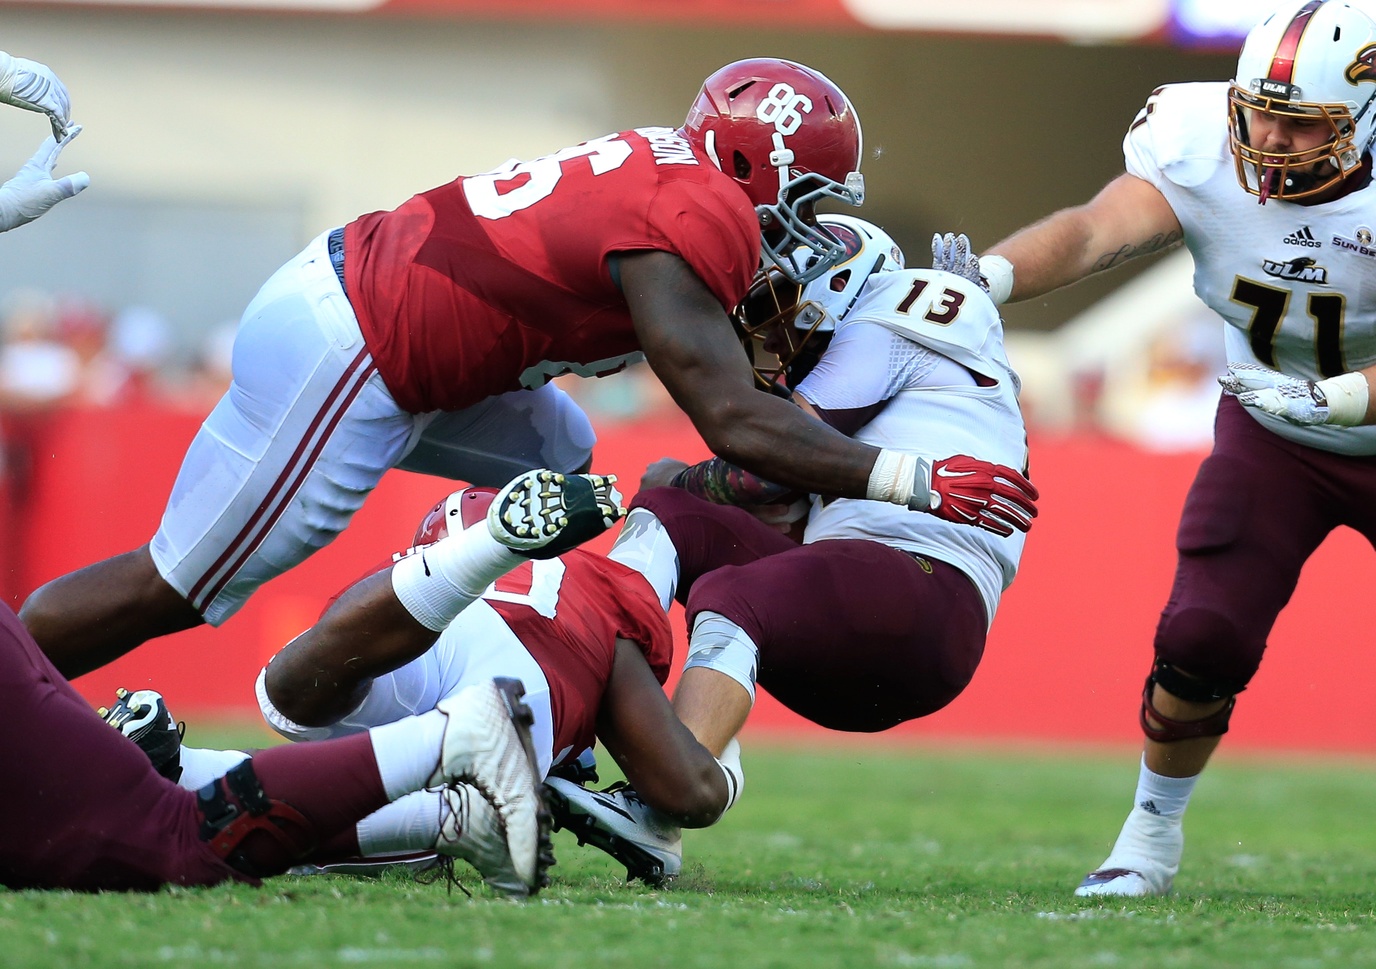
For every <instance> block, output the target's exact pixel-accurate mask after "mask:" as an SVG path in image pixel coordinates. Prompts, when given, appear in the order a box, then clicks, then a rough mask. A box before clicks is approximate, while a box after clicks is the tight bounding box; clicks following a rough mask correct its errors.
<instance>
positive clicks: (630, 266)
mask: <svg viewBox="0 0 1376 969" xmlns="http://www.w3.org/2000/svg"><path fill="white" fill-rule="evenodd" d="M861 151H862V149H861V132H860V123H859V120H858V118H857V117H856V114H855V109H854V108H853V107H852V106H851V104H850V102H849V101H848V100H847V98H846V96H845V94H844V93H842V91H841V90H840V89H839V88H838V87H836V85H835V84H833V83H832V82H831V81H829V80H828V79H827V78H825V77H824V76H822V75H821V74H819V73H818V72H816V71H814V70H811V69H810V68H807V67H804V66H802V65H799V64H794V63H791V62H789V61H783V60H777V59H769V58H764V59H755V60H746V61H740V62H737V63H734V64H731V65H728V66H727V67H725V68H722V69H721V70H720V71H718V72H717V73H715V74H713V75H712V76H711V77H709V78H708V79H707V81H706V82H705V83H704V84H703V87H702V90H701V92H700V93H699V95H698V96H697V98H696V99H695V101H694V102H693V104H692V107H691V109H690V111H689V113H688V117H687V119H686V121H685V122H684V124H683V126H682V127H681V128H678V129H673V128H667V127H663V128H637V129H632V130H627V131H622V132H618V133H616V134H612V135H607V136H605V137H601V138H596V139H593V140H591V141H588V142H585V143H583V144H580V145H576V146H573V147H570V148H567V149H564V150H562V151H558V152H555V153H553V154H551V155H547V156H545V157H543V158H538V159H535V160H533V161H527V162H511V163H508V164H506V165H503V166H501V167H500V168H498V169H495V170H493V171H490V172H486V173H483V174H478V175H472V176H466V177H461V178H458V179H455V180H454V181H453V182H450V183H449V184H447V185H443V186H440V187H439V188H436V189H433V190H431V191H427V192H423V193H421V194H420V195H417V196H415V197H414V198H412V199H411V200H409V201H407V202H405V203H403V204H402V205H401V206H400V207H399V208H397V209H396V210H394V211H391V212H377V213H372V214H369V215H365V216H362V217H361V218H359V219H356V220H355V221H353V222H351V223H350V224H348V225H347V226H344V227H342V228H340V229H336V230H334V231H330V232H326V233H323V234H322V235H321V236H319V237H318V238H317V239H316V240H315V241H314V242H312V243H311V244H310V245H309V246H308V247H307V248H306V249H305V251H304V252H302V253H301V254H300V255H299V256H298V257H297V258H295V259H293V260H292V261H291V262H289V263H288V264H287V265H286V266H284V267H283V268H282V269H280V270H279V271H278V272H277V273H276V274H275V275H274V276H273V277H272V278H271V279H270V280H269V281H268V282H267V283H266V284H265V285H264V286H263V288H262V289H261V290H260V291H259V293H258V295H257V296H256V297H255V299H254V300H253V301H252V302H251V303H250V304H249V306H248V308H247V309H246V310H245V312H244V316H243V320H242V323H241V325H240V329H239V333H238V337H237V339H236V343H235V352H234V380H233V384H232V386H231V387H230V389H229V391H228V393H227V394H226V395H225V397H224V398H223V399H222V400H221V402H220V403H219V404H218V405H217V406H216V408H215V410H214V411H213V412H212V413H211V414H210V416H209V417H208V418H207V420H206V422H205V424H204V426H203V428H202V430H201V431H200V433H198V435H197V436H196V438H195V440H194V441H193V442H192V444H191V446H190V449H189V450H188V452H187V456H186V459H185V461H184V463H183V465H182V469H181V472H180V474H179V475H178V478H177V481H176V484H175V485H174V486H173V490H172V495H171V497H170V499H169V501H168V504H167V508H166V511H165V513H164V515H163V519H162V522H161V525H160V527H159V528H158V531H157V533H156V534H155V535H154V537H153V539H152V541H151V542H150V543H149V544H147V545H144V546H142V547H140V548H138V549H136V550H134V551H132V552H128V553H125V554H123V555H119V556H115V557H114V558H111V559H107V560H105V561H103V562H99V563H97V564H95V565H92V566H89V567H87V568H85V569H81V570H78V571H76V572H74V573H71V574H70V575H67V576H63V577H60V578H58V579H56V580H54V581H52V582H50V583H48V584H47V585H45V586H43V587H41V588H40V589H38V590H37V591H36V592H34V593H33V594H32V595H31V596H30V597H29V599H28V600H27V601H26V602H25V603H24V605H23V607H22V609H21V611H20V617H21V618H22V619H23V621H24V622H25V624H26V625H27V626H28V627H29V629H30V631H31V632H32V633H33V635H34V637H35V638H36V639H37V641H38V642H39V644H40V645H41V646H42V647H43V649H44V650H45V651H46V652H47V653H48V654H49V656H51V657H52V659H53V661H54V663H55V664H56V665H57V667H58V668H59V669H61V670H62V671H63V672H64V673H66V674H67V675H73V676H74V675H78V674H80V673H84V672H86V671H88V670H91V669H94V668H96V667H98V666H100V665H102V664H104V663H106V662H108V661H110V660H111V659H114V658H115V657H117V656H120V655H122V654H124V653H125V652H127V651H128V650H130V649H133V648H134V647H136V646H137V645H138V644H139V643H141V642H143V641H144V640H146V639H148V638H150V637H153V636H158V635H164V634H167V633H171V632H175V631H177V630H181V629H186V628H189V627H192V626H195V625H198V624H200V623H202V622H208V623H210V624H212V625H219V624H220V623H222V622H224V621H225V620H226V619H228V618H229V616H231V615H232V614H233V613H234V612H235V611H236V610H237V609H238V608H239V607H240V606H241V605H242V604H243V602H244V601H245V600H246V599H247V598H248V597H249V596H250V595H251V594H252V593H253V592H254V591H255V590H256V589H257V588H258V587H259V586H260V585H261V584H262V583H263V582H265V581H267V580H268V579H270V578H272V577H273V576H275V575H277V574H280V573H281V572H283V571H285V570H286V569H289V568H291V567H293V566H294V565H296V564H297V563H299V562H300V561H302V560H303V559H304V558H305V557H306V556H308V555H309V554H310V553H311V552H312V551H314V550H315V549H318V548H321V547H323V546H324V545H326V544H328V543H329V542H330V541H332V540H333V538H334V537H335V535H337V534H338V533H339V532H340V531H341V530H342V529H344V528H345V527H346V526H347V525H348V522H349V520H350V518H351V517H352V515H353V513H354V512H355V511H356V510H357V509H358V507H359V506H360V505H361V503H362V502H363V500H364V498H365V497H366V495H367V494H368V493H369V492H370V491H371V490H372V488H373V487H374V486H375V485H376V484H377V481H378V479H379V478H380V477H381V475H382V474H383V473H384V472H385V471H386V470H387V469H389V468H393V467H401V468H405V469H408V470H413V471H420V472H424V473H430V474H435V475H440V476H443V477H448V478H453V479H459V480H464V481H468V482H470V483H474V484H499V483H501V482H503V481H505V480H507V478H509V477H510V476H511V475H512V474H513V473H515V472H516V471H519V470H521V469H523V468H529V467H549V468H553V469H555V470H561V471H571V470H574V469H577V468H584V467H586V466H587V465H588V464H589V462H590V460H591V452H592V444H593V433H592V429H591V427H590V425H589V423H588V421H587V419H586V417H585V416H584V415H583V414H582V412H581V411H579V410H578V409H577V407H575V406H574V405H573V403H572V402H571V401H570V400H569V399H568V397H567V396H566V395H565V394H563V393H562V392H561V391H559V390H558V389H557V388H556V387H555V386H554V385H553V384H550V383H548V381H549V379H550V378H551V377H553V376H556V375H558V374H561V373H565V372H573V373H578V374H581V375H586V376H595V375H598V374H604V373H610V372H612V371H615V370H617V369H618V368H620V367H622V366H625V365H626V364H627V363H629V362H631V361H633V360H635V359H638V358H639V357H640V356H641V355H642V354H643V355H644V357H645V359H646V360H647V361H648V362H649V364H650V366H651V368H652V369H653V370H654V371H655V373H656V375H657V376H658V377H659V378H660V379H661V380H662V382H663V383H664V385H665V387H666V388H667V389H668V391H669V393H670V395H671V396H672V397H673V398H674V400H675V401H676V403H677V404H678V405H679V406H680V407H681V408H682V409H683V410H684V412H685V413H686V414H687V415H688V416H689V417H690V418H691V419H692V421H693V424H694V426H695V427H696V428H697V429H698V431H699V432H700V433H701V434H702V437H703V439H704V440H705V441H706V443H707V444H708V446H709V447H710V448H711V449H712V450H713V451H714V452H716V453H720V454H726V455H729V456H730V457H731V460H732V461H734V462H735V463H736V464H738V465H740V466H741V467H743V468H746V469H748V470H751V471H755V472H758V473H760V474H762V475H765V476H767V477H768V478H769V480H772V481H776V482H779V483H781V484H784V485H788V486H791V487H797V488H800V489H804V490H807V491H809V492H815V493H821V494H832V495H841V496H847V497H853V498H872V499H876V500H882V501H891V502H895V503H897V504H899V505H903V506H906V507H909V508H912V509H915V510H919V511H931V512H933V513H935V514H937V515H943V514H945V513H947V509H946V508H944V507H937V505H938V504H939V500H938V499H934V497H933V492H932V489H931V487H930V476H931V468H930V464H929V463H928V462H927V461H925V460H923V459H921V458H919V457H917V456H916V455H910V454H904V453H901V452H897V451H893V450H881V449H880V448H877V447H874V446H872V445H867V444H863V443H860V442H857V441H855V440H852V439H851V438H848V437H846V436H845V435H843V434H840V433H837V432H835V431H833V430H831V429H830V428H828V427H826V426H825V425H824V424H822V423H821V422H819V421H815V420H813V419H811V418H809V417H808V416H806V415H804V414H803V413H802V412H800V411H799V410H798V409H797V408H795V407H792V406H790V405H788V404H787V403H786V402H784V401H781V400H773V399H770V398H769V397H767V396H765V395H763V394H757V393H755V392H754V389H753V384H752V377H751V373H750V368H749V366H748V364H747V363H746V361H745V360H744V359H743V357H742V354H741V352H740V348H739V346H738V345H737V344H736V342H735V340H734V336H733V333H732V330H731V326H730V322H729V318H728V313H729V312H730V310H731V309H732V308H733V307H734V306H735V305H736V303H738V302H739V301H740V299H741V298H742V297H743V296H744V295H745V293H746V289H747V287H748V285H749V283H750V280H751V278H752V276H753V275H754V273H755V271H756V269H757V268H758V266H759V265H760V260H761V258H762V255H763V258H765V259H767V260H769V261H770V263H771V264H774V265H778V267H779V268H780V270H781V271H783V272H784V273H786V274H790V275H792V276H795V277H798V278H804V277H806V275H807V274H809V273H820V272H823V271H825V269H826V268H827V267H828V266H830V265H831V264H832V263H834V262H835V261H836V259H838V258H840V255H841V253H842V251H843V247H842V246H841V245H840V244H839V242H838V241H837V240H836V239H835V238H834V237H833V236H832V235H831V234H830V233H828V232H826V231H825V230H823V229H819V228H818V227H817V226H816V224H815V218H814V215H813V209H814V206H815V205H816V204H817V203H818V202H821V201H826V200H833V201H840V202H844V203H847V204H852V205H856V204H859V203H860V202H861V201H862V198H863V181H862V178H861V175H860V172H859V167H860V158H861ZM800 246H801V247H802V248H803V249H804V250H805V251H807V252H809V253H810V254H811V255H812V257H813V258H812V259H811V260H810V263H809V265H808V266H807V267H806V268H804V267H803V266H801V265H798V264H795V263H794V262H793V260H792V259H791V258H789V256H787V255H785V253H793V252H795V251H797V250H798V249H799V247H800ZM981 480H982V481H983V482H984V485H983V486H984V487H986V488H987V489H988V490H989V491H990V492H991V493H998V494H1004V495H1006V496H1007V497H1008V498H1009V499H1010V500H1012V501H1014V502H1017V503H1020V504H1022V505H1024V506H1026V507H1028V508H1031V504H1032V501H1033V497H1032V496H1031V495H1030V494H1029V493H1026V492H1024V491H1023V490H1021V489H1020V488H1019V486H1018V485H1017V484H1015V483H1012V482H1007V481H996V480H995V479H994V478H993V476H992V475H990V476H985V477H984V478H982V479H981Z"/></svg>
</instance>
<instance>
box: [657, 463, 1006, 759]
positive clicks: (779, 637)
mask: <svg viewBox="0 0 1376 969" xmlns="http://www.w3.org/2000/svg"><path fill="white" fill-rule="evenodd" d="M631 507H632V508H645V509H648V510H649V511H651V512H653V513H654V514H655V516H656V517H657V518H659V520H660V521H661V522H662V523H663V524H664V527H665V529H667V531H668V533H669V537H670V539H671V540H672V541H673V543H674V548H675V549H677V550H678V554H679V567H680V577H679V586H678V591H677V595H678V598H679V601H680V602H682V603H683V604H684V605H685V607H686V608H687V610H688V622H689V625H690V627H691V624H692V622H693V618H694V617H695V616H696V615H697V614H698V613H699V612H703V611H710V612H716V613H720V614H721V615H723V616H726V617H727V618H728V619H730V620H731V621H733V622H735V623H736V625H738V626H740V627H741V629H743V630H744V631H745V632H746V634H747V635H749V636H750V638H751V639H752V640H754V642H755V645H756V646H758V647H759V650H760V662H759V675H758V682H759V685H760V686H761V687H763V688H764V689H766V690H768V691H769V692H770V693H771V694H772V695H773V696H774V697H776V698H777V699H778V700H780V701H781V702H782V703H783V704H784V705H786V706H787V707H789V709H791V710H793V711H794V712H796V713H798V714H800V715H802V716H804V717H806V718H807V719H809V720H811V721H813V722H814V723H817V724H820V725H821V726H824V727H829V728H831V729H833V730H851V731H866V732H869V731H878V730H886V729H888V728H889V727H892V726H894V725H895V724H899V723H902V722H903V721H905V720H912V719H914V718H917V717H923V716H926V715H927V714H929V713H933V712H935V711H937V710H939V709H941V708H942V707H944V706H946V704H948V703H950V702H951V701H952V700H954V699H955V698H956V697H957V696H959V695H960V692H961V691H962V690H964V689H965V687H966V685H967V684H969V682H970V679H971V677H973V676H974V673H975V668H976V667H977V666H978V665H979V661H980V657H981V656H982V655H983V653H984V641H985V635H986V633H987V630H988V622H987V620H986V618H985V613H984V603H983V600H982V599H981V598H980V595H979V592H978V590H977V589H976V588H975V585H974V583H973V582H971V581H970V579H969V578H968V577H967V576H966V575H965V574H964V573H963V572H961V571H960V570H959V569H956V568H954V567H953V566H951V565H948V564H946V563H944V562H939V561H936V560H934V559H927V558H919V557H917V556H914V555H911V554H909V553H907V552H901V551H898V550H896V549H893V548H890V547H889V546H887V545H882V544H880V543H878V542H870V541H859V540H851V539H837V540H831V541H821V542H814V543H812V544H810V545H796V544H794V543H793V542H792V541H790V540H789V539H788V538H787V537H785V536H784V535H782V534H780V533H779V532H777V531H775V530H774V529H772V528H770V527H769V526H768V525H765V524H763V523H762V522H760V521H759V520H758V519H756V518H755V517H754V516H753V515H751V514H749V513H748V512H745V511H743V510H741V509H739V508H734V507H731V506H728V505H716V504H711V503H710V502H706V501H703V500H701V499H699V498H696V497H694V496H693V495H690V494H688V493H687V492H686V491H682V490H680V489H677V488H656V489H653V490H651V491H645V492H641V493H640V494H639V495H637V496H636V498H635V500H634V501H633V502H632V503H631Z"/></svg>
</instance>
